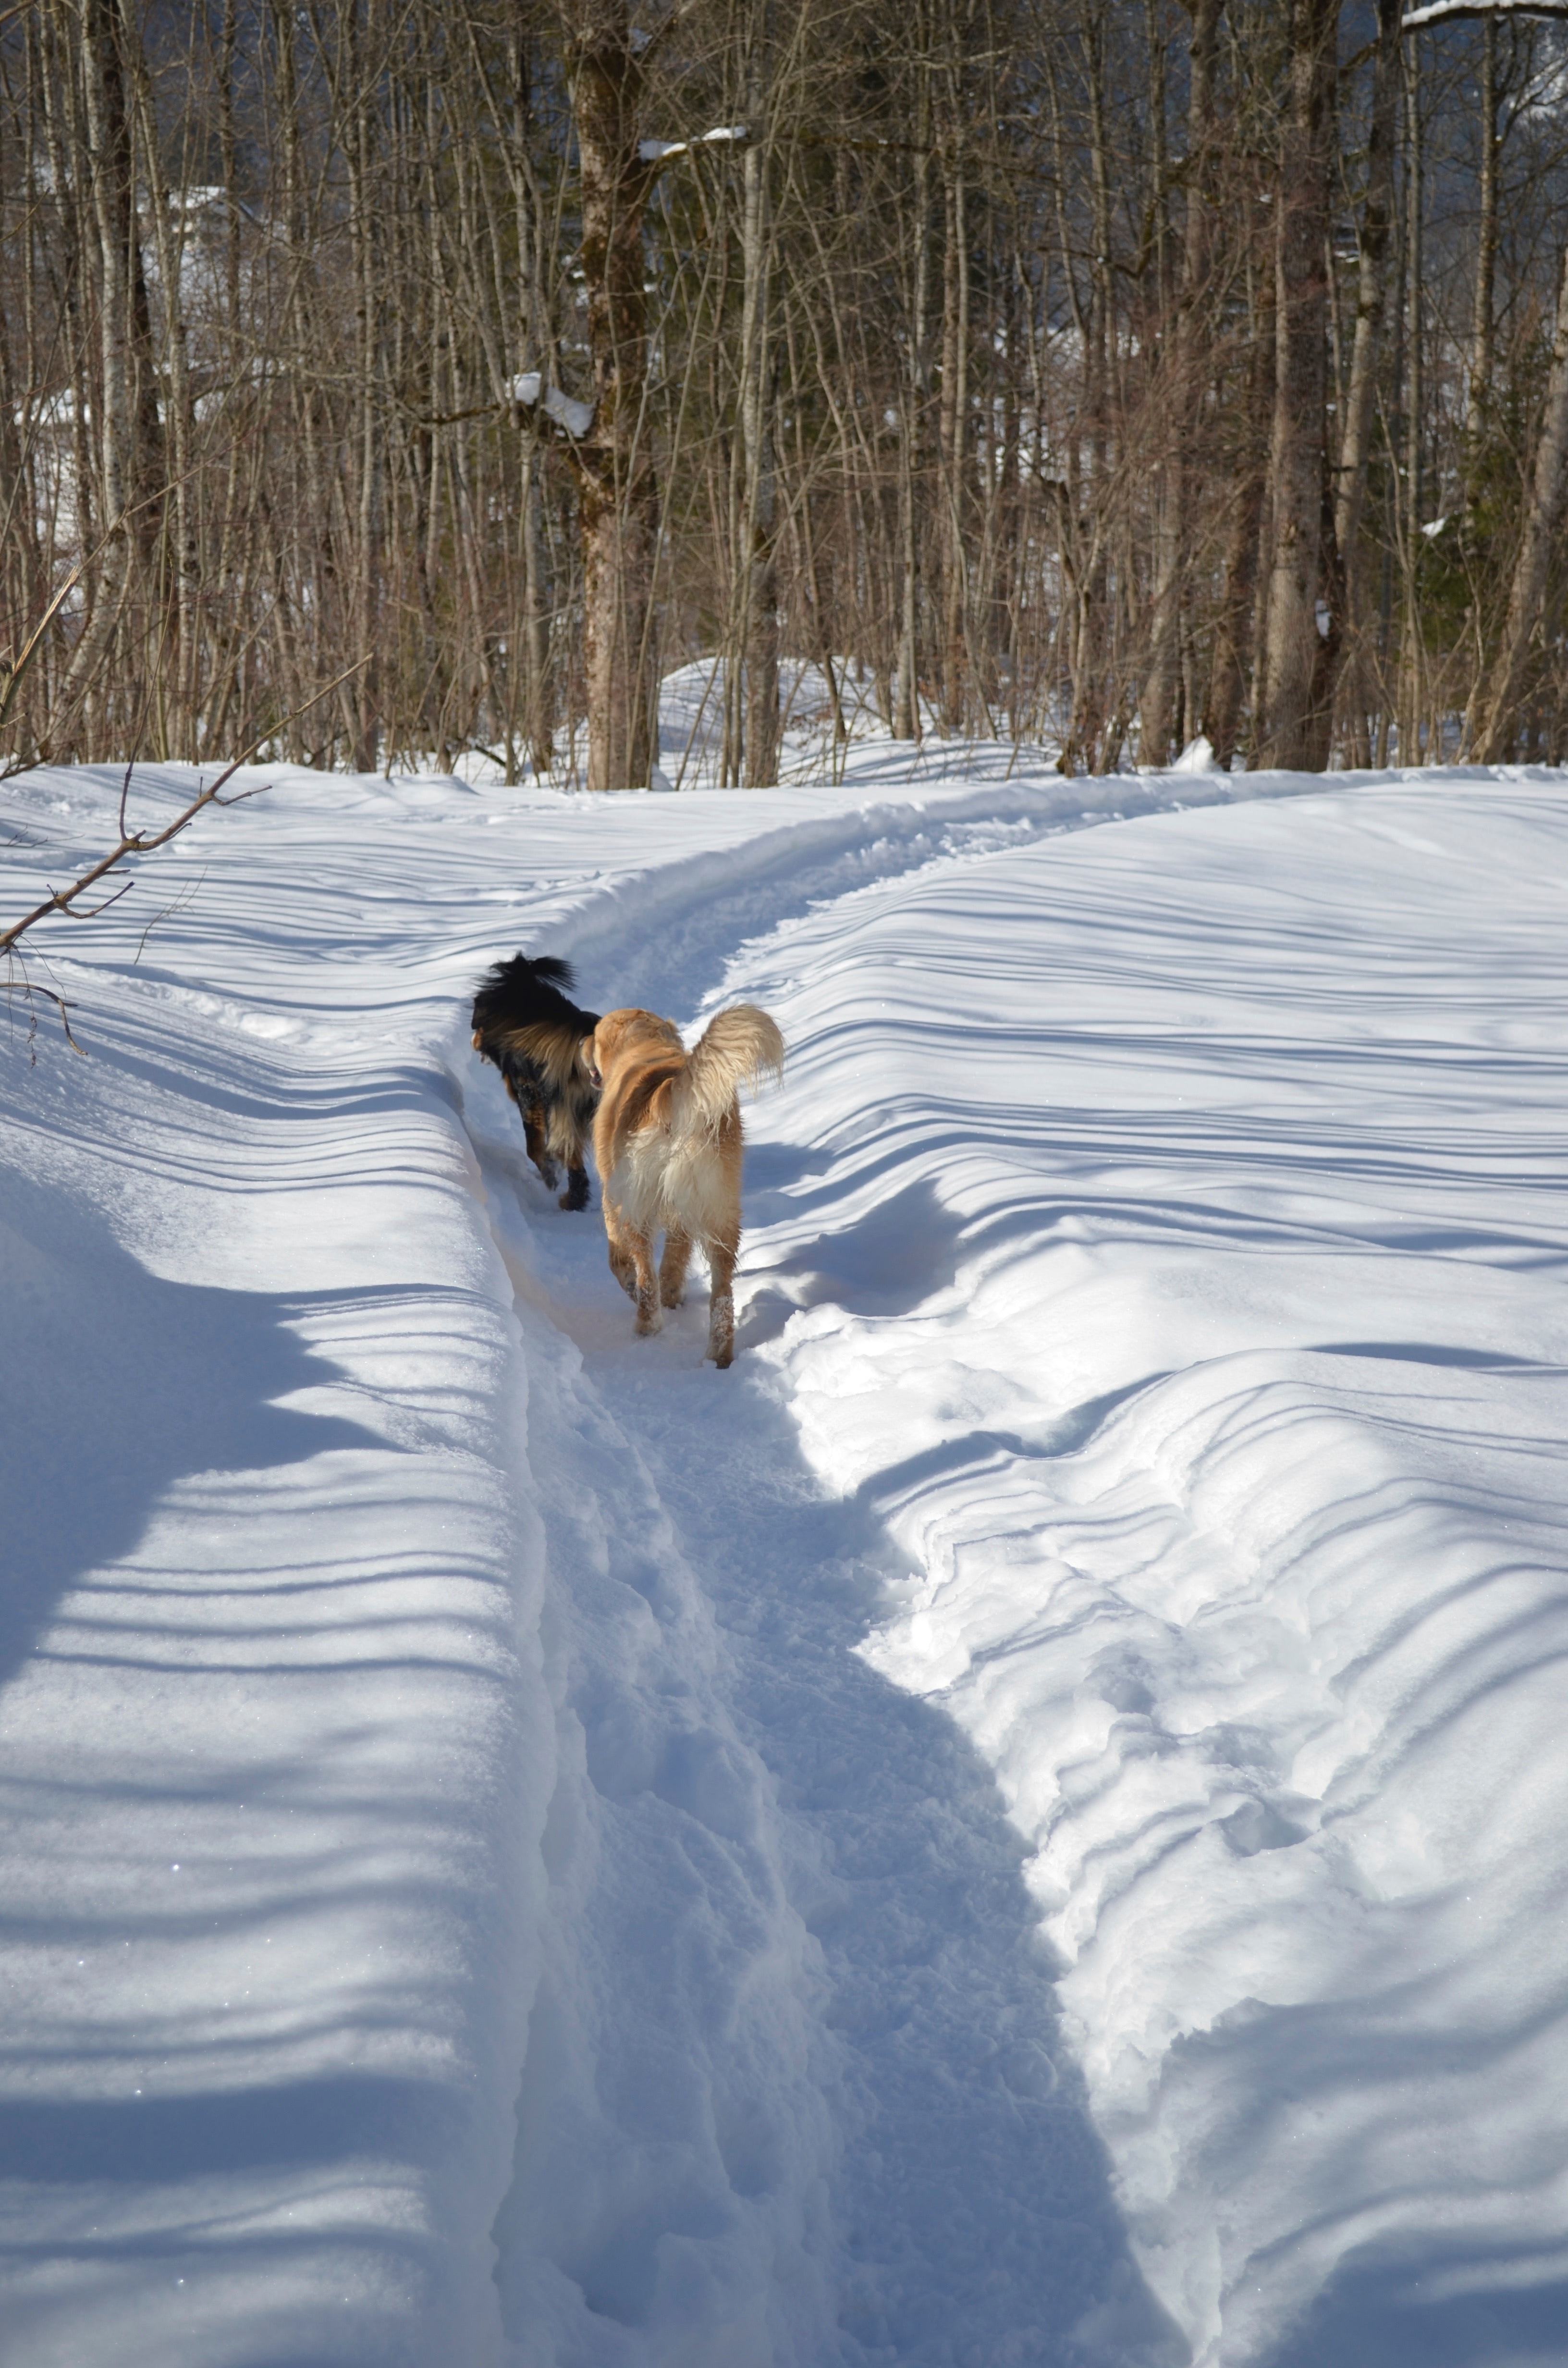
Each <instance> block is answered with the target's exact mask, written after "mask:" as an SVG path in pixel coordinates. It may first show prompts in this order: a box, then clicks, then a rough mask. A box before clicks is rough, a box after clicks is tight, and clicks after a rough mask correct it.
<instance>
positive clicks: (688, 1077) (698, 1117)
mask: <svg viewBox="0 0 1568 2368" xmlns="http://www.w3.org/2000/svg"><path fill="white" fill-rule="evenodd" d="M783 1069H784V1039H783V1037H782V1036H781V1035H780V1034H779V1032H778V1027H777V1026H776V1024H775V1023H774V1021H773V1020H771V1019H769V1018H768V1016H767V1012H766V1011H759V1010H758V1008H757V1007H756V1004H755V1003H732V1004H731V1005H730V1007H729V1009H728V1010H727V1011H719V1012H715V1013H714V1015H713V1018H712V1019H710V1021H709V1022H708V1025H707V1027H706V1028H705V1029H704V1030H703V1031H702V1034H701V1037H700V1038H699V1041H698V1042H697V1043H696V1044H694V1045H693V1046H692V1049H691V1053H690V1057H689V1058H688V1060H687V1064H686V1067H685V1068H684V1070H683V1071H682V1072H681V1074H680V1076H679V1078H678V1079H677V1080H676V1097H675V1099H676V1110H677V1111H678V1119H677V1126H679V1127H680V1128H681V1129H682V1131H684V1129H685V1128H686V1127H690V1128H692V1129H693V1130H696V1129H699V1128H700V1129H703V1130H705V1131H706V1130H710V1129H712V1128H714V1127H716V1126H717V1125H718V1124H719V1122H720V1121H721V1120H722V1117H723V1116H724V1113H725V1111H726V1110H728V1109H729V1108H730V1105H731V1104H732V1102H733V1100H734V1099H735V1094H736V1092H737V1090H738V1088H739V1087H741V1086H743V1085H746V1086H755V1085H756V1084H758V1083H759V1082H760V1080H761V1079H762V1078H763V1077H764V1076H768V1075H771V1076H775V1077H778V1076H781V1075H782V1074H783Z"/></svg>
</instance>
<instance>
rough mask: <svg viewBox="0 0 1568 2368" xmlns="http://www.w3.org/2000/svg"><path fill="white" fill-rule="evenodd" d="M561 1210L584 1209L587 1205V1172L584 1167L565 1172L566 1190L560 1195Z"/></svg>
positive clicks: (569, 1169)
mask: <svg viewBox="0 0 1568 2368" xmlns="http://www.w3.org/2000/svg"><path fill="white" fill-rule="evenodd" d="M561 1205H562V1208H563V1209H585V1208H586V1207H587V1205H588V1171H587V1169H586V1168H585V1167H568V1168H567V1170H566V1190H565V1191H564V1192H562V1195H561Z"/></svg>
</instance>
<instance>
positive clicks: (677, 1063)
mask: <svg viewBox="0 0 1568 2368" xmlns="http://www.w3.org/2000/svg"><path fill="white" fill-rule="evenodd" d="M593 1059H594V1063H595V1064H596V1066H597V1071H598V1074H599V1076H600V1077H601V1079H602V1092H601V1096H600V1100H599V1108H598V1115H597V1118H596V1120H595V1121H594V1152H595V1156H596V1157H597V1160H598V1164H599V1178H600V1183H601V1187H602V1190H603V1197H604V1209H605V1225H606V1230H607V1232H608V1235H609V1252H610V1265H611V1267H612V1268H613V1269H614V1270H615V1272H616V1273H617V1275H618V1276H619V1279H620V1281H622V1282H623V1283H624V1284H625V1286H626V1288H627V1289H628V1290H629V1291H631V1292H632V1295H633V1296H634V1297H635V1298H636V1300H637V1303H638V1329H639V1331H647V1330H652V1329H653V1328H655V1327H656V1326H657V1322H658V1305H659V1304H660V1301H661V1300H662V1303H663V1304H664V1305H665V1306H675V1305H676V1304H677V1302H678V1299H679V1295H680V1286H681V1282H682V1281H683V1279H684V1276H685V1271H686V1259H687V1255H688V1254H689V1248H690V1245H691V1244H692V1243H694V1242H695V1243H699V1244H700V1246H701V1247H702V1250H703V1252H704V1254H705V1256H706V1257H707V1259H708V1265H709V1270H710V1275H711V1277H712V1297H711V1304H710V1319H709V1354H710V1356H711V1357H712V1358H713V1359H714V1360H715V1362H716V1363H718V1364H720V1365H727V1364H728V1363H729V1362H730V1359H731V1356H732V1354H733V1332H734V1319H733V1302H732V1297H731V1278H732V1276H733V1271H734V1263H735V1258H736V1255H737V1253H738V1250H739V1247H740V1238H741V1160H742V1150H743V1140H742V1132H741V1114H740V1088H741V1086H742V1085H743V1084H745V1083H751V1084H756V1082H757V1080H758V1079H759V1078H760V1076H762V1074H763V1073H764V1071H765V1070H769V1069H771V1070H772V1071H774V1072H775V1073H776V1074H777V1072H778V1070H779V1069H780V1068H781V1067H782V1065H783V1061H784V1039H783V1038H782V1036H780V1034H779V1032H778V1028H777V1027H776V1026H775V1024H774V1022H773V1021H772V1020H771V1019H769V1018H768V1016H767V1012H766V1011H759V1010H758V1009H757V1008H756V1005H755V1004H751V1003H736V1004H732V1005H731V1006H730V1008H729V1009H728V1010H727V1011H721V1012H719V1013H718V1014H717V1015H716V1017H715V1018H714V1019H711V1020H710V1022H709V1024H708V1027H707V1028H706V1029H705V1030H704V1031H703V1034H702V1036H701V1038H700V1040H699V1042H698V1043H696V1044H695V1045H694V1046H693V1047H692V1049H691V1051H690V1052H689V1053H687V1050H686V1049H685V1047H684V1045H683V1044H682V1042H681V1040H680V1035H679V1032H678V1030H676V1028H675V1027H673V1026H672V1024H671V1023H670V1021H669V1020H667V1019H660V1018H659V1017H658V1016H657V1015H656V1013H654V1012H652V1011H637V1010H625V1011H612V1012H610V1013H608V1015H607V1016H606V1018H605V1019H601V1020H600V1022H599V1024H598V1027H597V1030H596V1031H595V1034H594V1038H593ZM661 1231H663V1232H664V1233H665V1235H666V1237H667V1239H666V1247H665V1258H664V1261H663V1264H662V1266H661V1269H660V1283H661V1289H660V1292H659V1294H658V1297H657V1298H655V1296H654V1292H653V1269H652V1262H651V1246H652V1243H653V1237H654V1235H656V1234H658V1233H660V1232H661Z"/></svg>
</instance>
